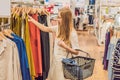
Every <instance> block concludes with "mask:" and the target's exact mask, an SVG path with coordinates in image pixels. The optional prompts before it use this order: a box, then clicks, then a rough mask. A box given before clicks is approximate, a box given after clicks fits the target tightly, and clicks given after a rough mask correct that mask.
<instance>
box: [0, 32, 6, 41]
mask: <svg viewBox="0 0 120 80" xmlns="http://www.w3.org/2000/svg"><path fill="white" fill-rule="evenodd" d="M0 39H1V40H3V39H7V38H6V37H5V36H4V34H3V32H0Z"/></svg>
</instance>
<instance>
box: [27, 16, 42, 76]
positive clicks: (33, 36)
mask: <svg viewBox="0 0 120 80" xmlns="http://www.w3.org/2000/svg"><path fill="white" fill-rule="evenodd" d="M32 17H33V18H34V19H35V20H36V21H38V15H37V14H34V15H32ZM29 31H30V42H31V43H30V44H31V46H32V56H33V60H34V64H35V73H36V76H35V77H38V75H39V74H40V75H42V53H41V43H40V42H41V41H40V30H39V28H38V27H37V26H35V25H34V24H33V23H32V22H29Z"/></svg>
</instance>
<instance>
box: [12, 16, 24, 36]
mask: <svg viewBox="0 0 120 80" xmlns="http://www.w3.org/2000/svg"><path fill="white" fill-rule="evenodd" d="M12 18H13V17H12ZM12 20H13V21H12V26H11V29H12V30H13V32H14V33H15V34H16V35H18V36H20V37H21V26H22V25H21V24H22V22H21V21H22V17H21V16H19V15H16V16H15V18H13V19H12Z"/></svg>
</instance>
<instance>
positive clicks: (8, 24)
mask: <svg viewBox="0 0 120 80" xmlns="http://www.w3.org/2000/svg"><path fill="white" fill-rule="evenodd" d="M8 26H10V23H7V24H3V25H0V27H8Z"/></svg>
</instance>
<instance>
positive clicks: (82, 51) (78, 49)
mask: <svg viewBox="0 0 120 80" xmlns="http://www.w3.org/2000/svg"><path fill="white" fill-rule="evenodd" d="M75 50H77V51H80V52H83V53H86V55H87V56H88V57H89V58H91V56H90V54H89V53H88V52H85V51H83V50H81V49H75Z"/></svg>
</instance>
